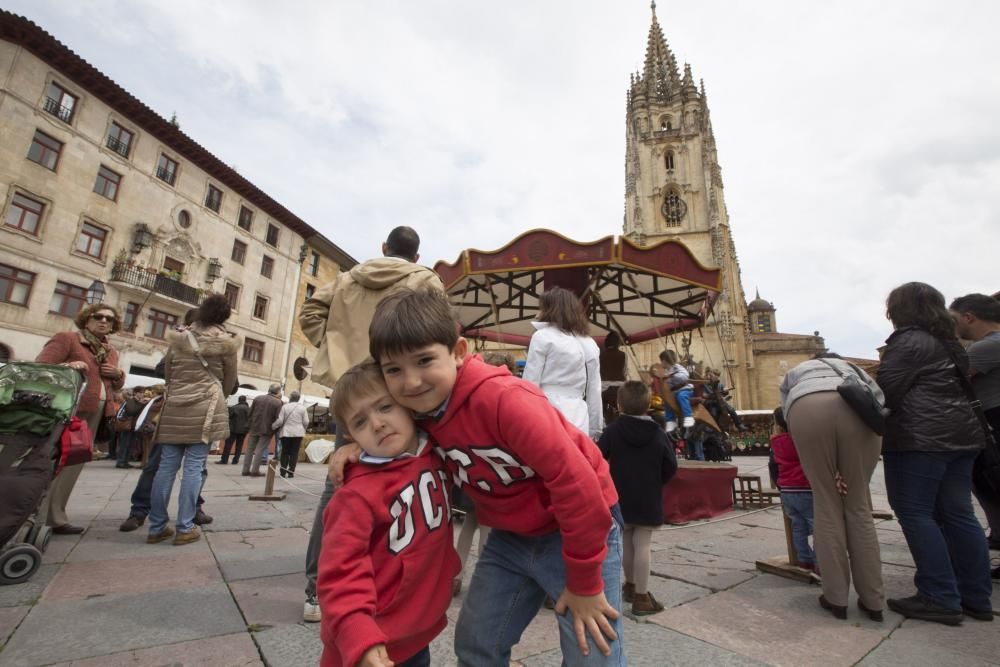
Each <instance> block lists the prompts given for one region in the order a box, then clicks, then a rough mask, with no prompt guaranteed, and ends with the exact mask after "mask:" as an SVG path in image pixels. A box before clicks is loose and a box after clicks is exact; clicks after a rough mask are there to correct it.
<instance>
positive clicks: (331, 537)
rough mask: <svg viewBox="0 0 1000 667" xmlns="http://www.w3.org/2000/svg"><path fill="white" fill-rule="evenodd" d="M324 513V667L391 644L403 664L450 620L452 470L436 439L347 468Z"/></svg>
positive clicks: (454, 563)
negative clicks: (413, 452) (411, 451)
mask: <svg viewBox="0 0 1000 667" xmlns="http://www.w3.org/2000/svg"><path fill="white" fill-rule="evenodd" d="M345 474H346V478H347V481H346V483H345V485H344V487H343V488H341V489H338V490H337V493H336V494H334V496H333V498H332V499H331V500H330V504H329V505H327V508H326V512H325V513H324V515H323V526H324V527H323V548H322V550H321V552H320V553H321V555H320V560H319V573H318V579H317V586H316V589H317V594H318V596H319V604H320V608H321V609H322V610H323V621H322V625H321V629H320V636H321V637H322V639H323V658H322V661H321V663H320V664H321V665H323V666H324V667H341V666H345V667H348V666H350V665H355V664H357V662H358V661H359V660H361V656H362V655H364V652H365V651H367V650H368V649H369V648H371V647H372V646H375V645H377V644H386V648H387V650H388V652H389V658H391V659H392V660H393V662H395V663H396V664H399V663H401V662H403V661H404V660H406V659H408V658H410V657H412V656H413V655H414V654H415V653H416V652H417V651H420V650H421V649H423V648H424V647H425V646H427V645H428V644H429V643H430V642H431V640H432V639H434V637H436V636H437V635H438V633H440V632H441V630H443V629H444V627H445V625H446V624H447V619H446V618H445V611H446V610H447V609H448V605H449V604H450V603H451V581H452V579H453V578H454V577H455V576H456V575H457V574H458V573H459V572H460V571H461V564H460V563H459V560H458V555H457V554H456V553H455V549H454V548H453V547H452V533H451V508H450V507H449V505H448V482H447V473H446V472H445V469H444V465H443V464H442V462H441V458H440V457H439V456H438V455H437V454H435V453H434V452H433V451H432V449H431V447H430V446H425V447H424V448H423V451H422V452H421V453H420V454H418V455H417V456H413V457H405V458H400V459H396V460H394V461H390V462H388V463H383V464H380V465H378V464H366V463H359V464H357V465H353V466H349V467H348V468H347V470H346V471H345Z"/></svg>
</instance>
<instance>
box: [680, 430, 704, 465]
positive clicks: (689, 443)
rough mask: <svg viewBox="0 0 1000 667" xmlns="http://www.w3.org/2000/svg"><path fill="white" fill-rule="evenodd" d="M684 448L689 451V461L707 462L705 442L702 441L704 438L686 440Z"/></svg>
mask: <svg viewBox="0 0 1000 667" xmlns="http://www.w3.org/2000/svg"><path fill="white" fill-rule="evenodd" d="M684 448H685V449H686V450H687V457H688V460H689V461H704V460H705V441H704V440H702V436H700V435H699V436H693V437H687V438H684Z"/></svg>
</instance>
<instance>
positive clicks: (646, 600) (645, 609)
mask: <svg viewBox="0 0 1000 667" xmlns="http://www.w3.org/2000/svg"><path fill="white" fill-rule="evenodd" d="M661 611H663V605H662V604H660V603H659V602H657V601H656V598H654V597H653V594H652V593H636V594H635V599H634V600H633V601H632V614H633V615H635V616H649V615H650V614H658V613H659V612H661Z"/></svg>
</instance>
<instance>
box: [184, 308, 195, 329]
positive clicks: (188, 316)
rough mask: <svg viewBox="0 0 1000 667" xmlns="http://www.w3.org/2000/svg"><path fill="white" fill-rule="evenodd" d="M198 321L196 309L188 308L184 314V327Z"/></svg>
mask: <svg viewBox="0 0 1000 667" xmlns="http://www.w3.org/2000/svg"><path fill="white" fill-rule="evenodd" d="M197 321H198V309H197V308H188V311H187V312H186V313H184V326H186V327H189V326H191V325H192V324H194V323H195V322H197Z"/></svg>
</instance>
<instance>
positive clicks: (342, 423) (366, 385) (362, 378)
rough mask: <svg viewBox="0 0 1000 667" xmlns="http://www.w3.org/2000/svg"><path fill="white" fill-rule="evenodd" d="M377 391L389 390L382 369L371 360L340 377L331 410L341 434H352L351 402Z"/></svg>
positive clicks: (334, 391)
mask: <svg viewBox="0 0 1000 667" xmlns="http://www.w3.org/2000/svg"><path fill="white" fill-rule="evenodd" d="M376 391H387V389H386V386H385V379H384V378H383V377H382V369H381V368H379V366H378V364H376V363H375V362H374V361H372V360H371V359H366V360H364V361H362V362H361V363H360V364H357V365H356V366H351V368H349V369H348V370H347V372H346V373H344V374H343V375H341V376H340V379H338V380H337V384H336V386H334V388H333V398H332V399H330V410H331V412H332V413H333V418H334V420H335V421H336V422H337V431H338V432H339V433H345V434H350V432H351V429H350V428H348V426H347V417H348V414H347V413H348V412H349V411H350V409H351V402H352V401H358V400H360V399H364V398H366V397H368V396H371V395H372V394H373V393H375V392H376Z"/></svg>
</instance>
